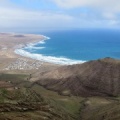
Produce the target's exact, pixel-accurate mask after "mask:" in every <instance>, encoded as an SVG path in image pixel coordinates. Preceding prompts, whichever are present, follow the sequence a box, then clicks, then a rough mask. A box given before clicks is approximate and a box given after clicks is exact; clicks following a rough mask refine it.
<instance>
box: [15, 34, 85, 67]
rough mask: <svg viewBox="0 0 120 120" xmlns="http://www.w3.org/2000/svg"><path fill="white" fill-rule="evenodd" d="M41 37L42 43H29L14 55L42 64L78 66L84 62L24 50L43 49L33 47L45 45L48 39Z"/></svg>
mask: <svg viewBox="0 0 120 120" xmlns="http://www.w3.org/2000/svg"><path fill="white" fill-rule="evenodd" d="M43 37H44V39H43V40H42V41H39V42H37V43H29V44H27V45H26V46H25V47H24V48H21V49H16V50H15V53H16V54H19V55H21V56H25V57H29V58H32V59H36V60H40V61H43V62H49V63H54V64H61V65H72V64H79V63H84V62H85V61H82V60H72V59H69V58H65V57H55V56H45V55H42V54H35V53H30V52H28V51H26V50H25V49H29V50H32V49H37V50H38V49H44V48H45V47H35V45H37V44H45V40H48V39H50V38H49V37H46V36H43Z"/></svg>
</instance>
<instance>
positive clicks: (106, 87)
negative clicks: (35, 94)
mask: <svg viewBox="0 0 120 120" xmlns="http://www.w3.org/2000/svg"><path fill="white" fill-rule="evenodd" d="M36 83H37V84H40V85H42V86H44V87H45V88H47V89H50V90H54V91H57V92H59V93H60V94H64V95H71V94H72V95H79V96H93V95H107V96H117V95H119V94H120V61H119V60H115V59H112V58H105V59H99V60H96V61H90V62H86V63H84V64H79V65H71V66H63V67H60V68H58V69H56V70H53V71H50V72H46V73H41V74H40V77H39V78H38V81H37V82H36Z"/></svg>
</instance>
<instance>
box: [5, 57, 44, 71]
mask: <svg viewBox="0 0 120 120" xmlns="http://www.w3.org/2000/svg"><path fill="white" fill-rule="evenodd" d="M42 64H43V63H42V62H41V61H36V60H35V61H34V62H30V61H28V60H27V59H23V58H19V59H17V60H16V61H15V62H13V63H11V64H10V65H8V66H7V67H6V68H5V70H32V69H39V67H40V66H41V65H42Z"/></svg>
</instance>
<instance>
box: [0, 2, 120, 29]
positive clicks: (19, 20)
mask: <svg viewBox="0 0 120 120" xmlns="http://www.w3.org/2000/svg"><path fill="white" fill-rule="evenodd" d="M119 27H120V0H0V31H2V30H3V31H5V30H6V31H7V30H9V31H10V30H11V31H12V30H16V31H25V30H26V31H28V30H29V31H35V30H36V31H37V30H43V31H44V30H66V29H82V28H85V29H86V28H87V29H88V28H89V29H90V28H107V29H119Z"/></svg>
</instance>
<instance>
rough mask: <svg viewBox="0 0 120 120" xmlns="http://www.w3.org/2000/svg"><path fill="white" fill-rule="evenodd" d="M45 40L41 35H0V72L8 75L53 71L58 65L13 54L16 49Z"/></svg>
mask: <svg viewBox="0 0 120 120" xmlns="http://www.w3.org/2000/svg"><path fill="white" fill-rule="evenodd" d="M43 40H45V36H43V35H34V34H15V33H0V71H2V72H10V73H14V72H15V73H24V72H28V71H29V73H31V72H35V71H38V69H39V71H46V70H49V69H54V68H56V67H57V66H58V65H54V64H51V63H45V62H42V61H38V60H34V59H31V58H28V57H23V56H20V55H18V54H16V53H15V50H16V49H19V48H22V47H24V46H25V45H27V44H29V43H36V42H39V41H43Z"/></svg>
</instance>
